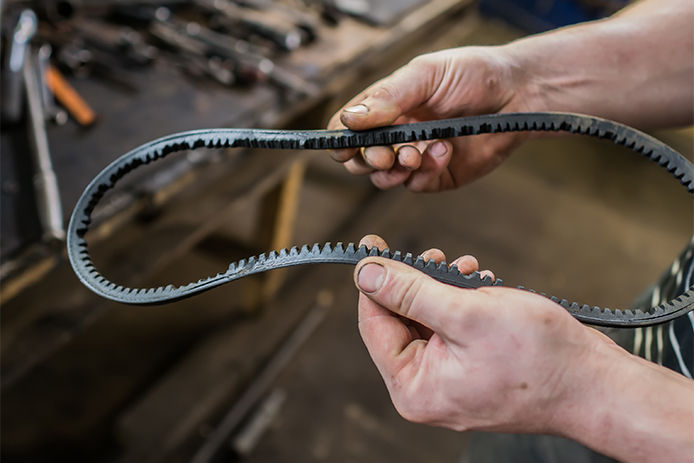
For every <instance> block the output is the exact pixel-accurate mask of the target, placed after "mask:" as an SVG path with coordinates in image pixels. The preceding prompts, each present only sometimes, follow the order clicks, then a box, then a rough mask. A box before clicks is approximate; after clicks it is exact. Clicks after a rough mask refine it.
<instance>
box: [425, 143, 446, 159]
mask: <svg viewBox="0 0 694 463" xmlns="http://www.w3.org/2000/svg"><path fill="white" fill-rule="evenodd" d="M429 152H430V153H431V154H432V156H436V157H437V158H440V157H441V156H443V155H444V154H446V153H447V152H448V148H446V144H445V143H444V142H442V141H437V142H436V143H434V144H433V145H431V148H429Z"/></svg>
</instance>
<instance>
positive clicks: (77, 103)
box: [45, 65, 96, 127]
mask: <svg viewBox="0 0 694 463" xmlns="http://www.w3.org/2000/svg"><path fill="white" fill-rule="evenodd" d="M45 75H46V85H47V86H48V88H49V89H50V90H51V92H53V94H54V95H55V97H56V99H57V100H58V101H59V102H60V104H62V105H63V107H64V108H65V109H67V111H68V112H69V113H70V115H71V116H72V117H73V118H74V119H75V120H76V121H77V123H78V124H79V125H81V126H82V127H89V126H90V125H92V124H93V123H94V122H95V121H96V113H95V112H94V110H93V109H92V108H91V107H90V106H89V104H88V103H87V102H86V101H85V100H84V98H82V97H81V96H80V94H79V93H77V90H75V89H74V88H73V87H72V85H70V83H69V82H68V81H67V80H65V77H63V75H62V74H61V73H60V71H59V70H58V69H57V68H56V67H55V66H51V65H49V66H48V68H47V69H46V74H45Z"/></svg>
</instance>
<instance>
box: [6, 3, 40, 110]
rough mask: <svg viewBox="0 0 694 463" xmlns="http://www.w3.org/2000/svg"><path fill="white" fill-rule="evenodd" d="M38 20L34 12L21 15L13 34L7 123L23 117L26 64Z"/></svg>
mask: <svg viewBox="0 0 694 463" xmlns="http://www.w3.org/2000/svg"><path fill="white" fill-rule="evenodd" d="M37 29H38V19H37V18H36V14H35V13H34V12H33V11H32V10H24V11H22V12H21V13H20V15H19V19H18V20H17V24H16V25H15V28H14V32H13V34H12V43H11V44H10V53H9V57H8V63H7V73H6V75H5V78H4V81H5V82H4V91H5V94H4V95H3V99H4V103H3V108H2V109H3V116H4V117H5V120H6V121H7V122H17V121H18V120H19V119H20V118H21V116H22V104H23V95H24V77H23V73H22V72H23V71H22V70H23V68H24V62H25V61H26V60H27V59H28V58H29V54H28V48H29V41H30V40H31V38H32V37H33V36H34V34H36V30H37Z"/></svg>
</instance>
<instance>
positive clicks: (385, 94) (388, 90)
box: [371, 81, 400, 100]
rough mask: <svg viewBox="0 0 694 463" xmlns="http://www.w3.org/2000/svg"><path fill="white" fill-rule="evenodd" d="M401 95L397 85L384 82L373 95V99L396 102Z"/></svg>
mask: <svg viewBox="0 0 694 463" xmlns="http://www.w3.org/2000/svg"><path fill="white" fill-rule="evenodd" d="M399 94H400V92H399V90H398V88H397V86H396V85H394V84H392V83H390V82H388V81H384V82H381V83H380V84H378V86H377V87H376V88H375V89H374V91H373V93H372V95H371V96H372V97H373V98H378V99H384V100H394V99H397V98H398V95H399Z"/></svg>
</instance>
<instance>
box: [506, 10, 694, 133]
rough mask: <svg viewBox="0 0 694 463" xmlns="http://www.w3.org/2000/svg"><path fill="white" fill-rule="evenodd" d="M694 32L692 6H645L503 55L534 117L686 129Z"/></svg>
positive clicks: (692, 107)
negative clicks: (568, 115) (563, 114)
mask: <svg viewBox="0 0 694 463" xmlns="http://www.w3.org/2000/svg"><path fill="white" fill-rule="evenodd" d="M693 24H694V6H692V4H691V0H671V1H663V0H646V1H642V2H639V3H637V4H635V5H633V6H631V7H629V8H626V9H625V10H622V11H621V12H619V13H618V14H616V15H614V16H613V17H611V18H608V19H605V20H601V21H595V22H591V23H584V24H580V25H577V26H572V27H567V28H563V29H559V30H556V31H552V32H548V33H545V34H541V35H536V36H531V37H528V38H524V39H521V40H518V41H516V42H512V43H510V44H508V45H506V46H504V47H502V48H504V49H505V50H506V51H507V52H508V56H510V57H511V60H512V62H513V65H514V67H515V69H516V71H515V72H516V73H517V74H518V76H519V81H520V82H522V86H523V88H524V93H525V95H524V99H525V100H526V103H527V104H528V106H530V107H532V108H533V109H535V110H547V111H569V112H578V113H587V114H592V115H596V116H601V117H605V118H608V119H613V120H618V121H621V122H624V123H626V124H629V125H634V126H637V127H641V128H649V127H662V126H677V125H686V124H691V123H692V122H693V121H694V26H693Z"/></svg>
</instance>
